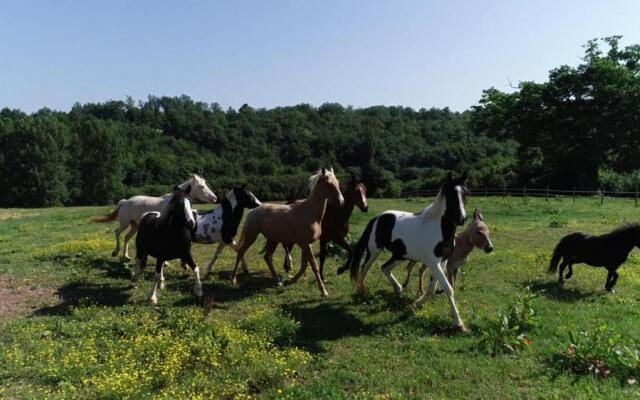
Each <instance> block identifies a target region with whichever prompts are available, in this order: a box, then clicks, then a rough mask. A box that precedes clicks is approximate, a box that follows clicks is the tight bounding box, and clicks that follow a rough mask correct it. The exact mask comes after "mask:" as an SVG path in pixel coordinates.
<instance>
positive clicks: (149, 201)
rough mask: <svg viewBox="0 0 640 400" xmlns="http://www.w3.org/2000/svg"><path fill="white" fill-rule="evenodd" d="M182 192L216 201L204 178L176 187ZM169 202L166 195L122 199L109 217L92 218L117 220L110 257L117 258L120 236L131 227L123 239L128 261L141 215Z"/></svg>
mask: <svg viewBox="0 0 640 400" xmlns="http://www.w3.org/2000/svg"><path fill="white" fill-rule="evenodd" d="M178 187H179V188H180V189H182V190H186V189H187V187H189V188H190V189H191V193H192V196H193V197H195V198H196V199H198V200H200V201H204V202H208V203H215V202H216V201H217V200H218V199H217V198H216V195H215V194H214V193H213V192H212V191H211V189H209V187H208V186H207V182H206V181H205V180H204V178H202V177H200V176H198V175H195V174H194V175H193V176H192V177H191V179H189V180H188V181H186V182H184V183H182V184H180V185H178ZM170 200H171V195H170V194H166V195H164V196H162V197H151V196H133V197H131V198H129V199H122V200H120V201H119V202H118V205H117V207H116V209H115V210H113V212H112V213H111V214H109V215H105V216H103V217H96V218H93V221H94V222H111V221H113V220H115V219H116V218H118V221H119V222H120V226H118V227H117V228H116V231H115V235H116V248H115V249H114V250H113V252H112V253H111V255H112V256H114V257H115V256H117V255H118V253H119V252H120V234H121V233H122V232H124V230H125V229H127V226H129V225H131V228H130V229H129V232H127V234H126V235H125V237H124V253H123V257H124V258H125V259H127V260H129V240H131V238H132V237H133V235H135V234H136V232H137V231H138V225H140V220H141V219H142V215H143V214H144V213H147V212H151V211H160V210H162V209H163V207H164V206H165V205H166V204H167V203H168V202H169V201H170Z"/></svg>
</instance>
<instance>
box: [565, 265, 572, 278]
mask: <svg viewBox="0 0 640 400" xmlns="http://www.w3.org/2000/svg"><path fill="white" fill-rule="evenodd" d="M568 268H569V271H567V274H566V275H565V276H564V279H569V278H571V277H572V276H573V264H569V265H568Z"/></svg>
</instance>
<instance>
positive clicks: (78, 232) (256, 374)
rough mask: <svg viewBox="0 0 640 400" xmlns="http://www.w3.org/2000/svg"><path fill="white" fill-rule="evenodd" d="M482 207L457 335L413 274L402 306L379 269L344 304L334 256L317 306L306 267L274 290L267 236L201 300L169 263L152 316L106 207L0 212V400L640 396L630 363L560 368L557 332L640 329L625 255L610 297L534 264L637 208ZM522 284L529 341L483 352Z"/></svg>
mask: <svg viewBox="0 0 640 400" xmlns="http://www.w3.org/2000/svg"><path fill="white" fill-rule="evenodd" d="M427 202H428V200H425V199H421V200H419V201H418V200H415V199H414V200H412V201H408V200H370V211H369V213H368V214H362V213H359V212H355V213H354V216H353V219H352V224H353V231H354V232H355V233H356V234H359V233H360V232H361V231H362V229H363V228H364V225H365V224H366V222H367V221H368V219H369V218H371V217H372V216H374V215H376V214H377V213H378V212H380V211H383V210H386V209H401V210H407V211H416V210H418V209H420V208H422V207H424V206H425V205H426V204H427ZM476 207H478V208H480V209H481V210H482V211H483V213H484V216H485V219H486V221H487V223H488V224H489V226H490V227H491V236H492V239H493V244H494V246H495V251H494V252H493V253H492V254H488V255H487V254H484V253H481V252H476V253H474V254H473V255H472V257H471V259H470V261H469V263H468V265H467V266H466V267H465V270H463V275H462V276H461V277H460V278H459V279H460V280H459V287H458V289H457V291H456V300H457V303H458V307H459V309H460V312H461V315H462V318H463V320H464V321H465V323H466V325H467V327H468V328H470V331H469V333H467V334H464V335H460V334H456V333H454V332H453V331H452V329H451V326H452V321H451V317H450V314H449V307H448V303H447V301H446V298H445V297H444V296H442V295H439V296H436V298H435V299H433V300H431V301H429V302H427V303H426V304H425V307H424V308H423V309H421V310H413V309H412V307H411V302H412V301H413V300H414V299H415V298H416V296H417V295H416V286H417V275H416V276H415V277H414V278H416V279H414V280H413V281H412V284H411V286H410V288H409V289H408V291H407V293H406V298H405V299H396V298H395V297H394V296H393V295H392V293H393V291H392V288H391V286H390V285H389V283H388V282H387V281H386V279H385V278H384V276H383V275H382V274H381V273H380V271H379V268H376V267H374V268H373V269H372V270H371V273H370V274H369V276H368V280H367V283H368V293H367V294H366V295H364V296H356V295H355V294H354V290H353V287H352V286H351V284H350V282H349V279H348V277H347V276H346V275H344V276H336V275H335V273H334V271H335V269H336V268H337V265H338V264H340V263H341V262H342V261H341V260H339V259H337V258H330V259H328V261H327V265H326V275H327V277H328V283H327V289H328V290H329V294H330V295H329V298H327V299H322V298H320V296H319V293H318V290H317V288H316V286H315V283H314V280H313V275H312V274H311V272H310V271H308V272H307V274H306V276H305V278H304V279H303V280H301V282H299V283H298V284H297V285H295V286H291V287H286V288H278V287H274V285H273V284H272V282H271V279H270V276H269V274H268V271H267V268H266V265H265V264H264V262H263V261H262V258H261V256H260V254H259V250H260V249H261V248H262V242H258V243H256V244H255V245H254V246H253V247H252V249H250V250H249V253H248V261H249V265H250V268H251V272H252V274H251V276H250V277H247V276H242V277H241V278H240V284H239V286H238V287H232V286H231V285H230V284H229V281H228V278H229V273H230V270H231V266H232V262H233V254H232V252H231V251H227V250H226V251H225V252H224V253H223V257H222V258H221V259H220V260H219V261H218V264H217V270H216V273H215V274H214V275H213V276H212V277H209V278H208V279H207V280H206V281H204V282H203V284H204V292H205V296H206V298H207V299H206V300H205V301H204V306H203V305H201V304H196V302H195V300H194V297H193V295H192V292H191V288H192V281H191V279H190V277H189V276H188V274H185V273H183V272H182V270H181V269H180V268H179V267H178V266H177V263H173V264H172V266H171V267H170V268H169V270H168V271H167V273H166V275H167V283H168V284H167V289H166V290H164V291H162V292H160V296H159V302H160V305H159V307H157V308H154V307H151V306H150V305H148V304H147V302H146V300H145V296H146V294H147V292H148V289H149V286H150V284H151V280H152V268H148V269H147V271H146V275H145V276H144V278H143V279H141V281H140V282H139V284H138V285H137V286H134V285H132V284H131V283H130V281H129V270H130V268H129V267H130V266H129V264H127V263H124V262H121V261H119V260H116V259H114V258H112V257H110V253H111V250H112V248H113V237H112V231H113V228H114V227H115V224H114V225H102V224H96V223H91V222H89V218H90V217H91V216H94V215H97V214H101V213H104V212H105V211H106V209H105V208H51V209H35V210H18V209H11V210H0V294H1V295H0V398H9V399H13V398H16V399H22V398H25V399H31V398H113V399H119V398H136V399H146V398H174V399H175V398H199V397H200V398H253V397H257V398H296V399H297V398H308V399H317V398H336V399H337V398H363V399H364V398H379V399H383V398H389V399H391V398H393V399H395V398H463V397H465V398H505V399H506V398H566V399H573V398H605V397H606V398H608V399H612V398H629V397H639V395H638V389H637V384H634V383H633V380H631V381H630V380H629V379H630V376H629V373H628V372H627V373H625V374H622V373H618V371H617V370H614V369H613V368H612V374H611V376H610V377H609V378H606V377H599V376H596V375H595V374H589V373H587V374H577V373H576V371H575V370H573V369H571V368H567V366H566V363H565V361H566V359H567V357H566V355H567V353H568V350H567V349H568V346H569V344H570V339H569V332H580V331H583V330H585V331H588V332H595V331H596V330H597V328H598V327H601V326H603V325H606V326H607V327H608V328H609V329H611V330H612V331H613V333H614V337H611V338H610V340H611V342H612V346H613V345H617V344H618V343H620V344H624V343H630V342H631V341H632V340H635V339H636V338H637V337H638V330H639V328H640V321H639V314H640V308H639V307H638V305H639V303H640V257H638V253H637V251H634V252H632V254H631V257H630V259H629V260H628V261H627V263H626V264H625V265H624V266H623V267H622V268H621V269H620V279H619V281H618V285H617V286H616V293H615V294H606V293H605V292H604V289H603V287H604V282H605V276H606V273H605V271H604V270H603V269H594V268H589V267H585V266H578V267H577V268H575V275H574V277H573V278H572V279H571V280H569V281H567V282H566V283H565V285H564V286H563V287H560V286H558V285H557V284H556V283H555V282H556V279H557V277H556V276H550V275H547V274H546V273H545V270H546V267H547V263H548V260H549V256H550V252H551V250H552V248H553V246H554V245H555V243H556V242H557V240H558V239H559V238H560V237H562V236H563V235H565V234H567V233H569V232H573V231H577V230H581V231H586V232H592V233H603V232H606V231H609V230H611V229H612V228H614V227H616V226H617V225H619V224H621V223H623V222H631V221H637V220H638V218H637V215H638V214H639V213H640V209H638V208H635V207H634V204H633V201H630V200H607V201H606V202H605V204H604V205H602V206H601V205H600V204H599V199H578V200H577V203H575V204H574V203H573V202H572V201H571V200H570V199H563V200H560V199H550V200H549V201H548V202H545V201H544V199H519V198H518V199H516V198H477V197H471V198H470V199H469V203H468V205H467V211H468V212H472V211H473V209H474V208H476ZM214 249H215V248H214V247H213V246H203V245H194V249H193V250H194V254H195V259H196V261H197V262H198V263H199V264H200V265H201V266H204V265H206V264H207V262H208V261H209V259H210V257H212V255H213V252H214ZM133 253H135V252H134V251H133V252H132V254H133ZM282 255H283V252H282V251H281V250H279V251H278V252H277V253H276V265H282ZM384 259H386V257H381V258H380V261H379V262H380V263H381V262H382V261H383V260H384ZM294 263H295V265H296V266H297V265H298V263H299V258H298V255H297V253H296V257H295V258H294ZM404 272H405V269H404V267H398V268H397V269H396V271H395V274H396V277H399V278H400V277H402V278H404ZM526 287H529V288H530V291H531V293H532V294H533V295H534V297H533V299H530V302H531V305H532V307H533V308H534V309H535V311H536V313H537V325H536V326H534V327H532V328H530V329H529V330H528V331H527V333H526V336H527V341H526V343H527V345H523V346H519V347H518V350H517V351H515V352H511V353H509V352H507V353H504V354H492V352H491V351H489V350H487V349H486V348H484V347H483V346H481V344H482V343H483V338H485V337H486V335H487V334H486V332H489V334H491V332H492V331H491V321H492V320H495V319H496V318H498V315H499V313H500V312H502V313H504V312H506V310H507V309H508V308H509V307H510V306H511V305H512V304H514V301H515V300H516V298H517V297H518V296H520V297H522V296H524V295H525V291H526ZM3 303H4V305H3ZM483 332H485V333H483ZM615 335H620V336H619V337H615ZM614 342H615V343H614ZM638 365H640V363H639V364H638ZM639 370H640V369H639ZM631 378H633V376H631Z"/></svg>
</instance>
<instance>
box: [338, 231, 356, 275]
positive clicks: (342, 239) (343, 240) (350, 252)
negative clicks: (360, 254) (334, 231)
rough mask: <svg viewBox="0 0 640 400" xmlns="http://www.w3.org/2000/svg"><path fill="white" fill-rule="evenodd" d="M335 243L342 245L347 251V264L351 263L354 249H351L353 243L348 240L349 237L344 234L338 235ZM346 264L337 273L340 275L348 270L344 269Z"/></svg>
mask: <svg viewBox="0 0 640 400" xmlns="http://www.w3.org/2000/svg"><path fill="white" fill-rule="evenodd" d="M333 243H335V244H337V245H338V246H340V247H342V248H343V249H344V250H345V251H346V252H347V263H346V264H345V265H351V257H352V255H353V250H352V249H351V245H350V244H349V242H347V239H346V238H345V237H344V236H341V237H338V238H336V239H335V240H334V241H333ZM343 268H344V266H342V267H340V268H338V271H337V274H338V275H340V274H341V273H343V272H344V271H346V269H343Z"/></svg>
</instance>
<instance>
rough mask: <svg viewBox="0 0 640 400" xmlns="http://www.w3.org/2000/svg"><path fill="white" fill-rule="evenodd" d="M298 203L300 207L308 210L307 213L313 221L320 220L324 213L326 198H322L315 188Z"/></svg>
mask: <svg viewBox="0 0 640 400" xmlns="http://www.w3.org/2000/svg"><path fill="white" fill-rule="evenodd" d="M299 204H300V207H301V208H303V209H306V210H309V215H310V216H311V217H312V218H313V221H314V222H322V219H323V218H324V213H325V211H326V210H327V199H325V198H323V197H322V196H321V195H320V193H318V191H317V190H316V189H314V190H313V191H312V192H311V193H310V194H309V197H307V198H306V199H304V200H302V201H301V202H300V203H299Z"/></svg>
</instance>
